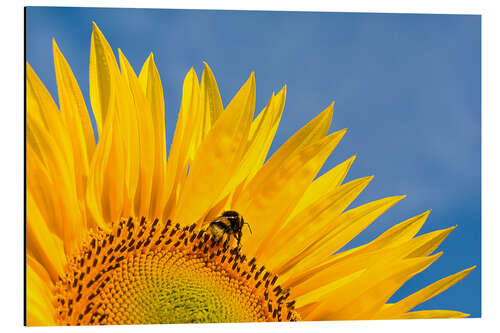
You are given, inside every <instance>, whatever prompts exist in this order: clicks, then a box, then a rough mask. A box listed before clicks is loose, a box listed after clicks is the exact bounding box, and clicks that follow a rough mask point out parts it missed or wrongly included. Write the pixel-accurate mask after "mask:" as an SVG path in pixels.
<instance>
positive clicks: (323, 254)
mask: <svg viewBox="0 0 500 333" xmlns="http://www.w3.org/2000/svg"><path fill="white" fill-rule="evenodd" d="M404 197H405V196H394V197H387V198H383V199H380V200H376V201H372V202H369V203H367V204H364V205H362V206H359V207H356V208H353V209H351V210H348V211H347V212H345V213H343V214H342V215H340V216H339V217H338V221H335V223H334V224H332V226H333V227H332V229H331V230H330V231H329V232H328V234H327V235H325V237H324V238H323V240H324V241H323V242H322V244H321V245H318V246H316V247H317V249H316V250H315V251H314V252H313V253H312V254H311V255H310V256H308V257H306V258H304V260H303V261H302V262H301V265H300V266H298V267H297V268H296V269H299V268H300V270H302V271H304V270H305V269H307V268H308V267H314V266H316V265H317V264H319V263H321V262H323V261H324V259H325V258H327V257H328V256H330V255H331V254H332V253H335V252H336V251H338V250H340V249H341V248H342V247H343V246H345V245H346V244H347V243H348V242H350V241H351V240H352V239H353V238H354V237H356V236H357V235H358V234H359V233H360V232H361V231H362V230H364V229H365V228H366V227H367V226H369V225H370V224H371V223H372V222H373V221H375V219H377V218H378V217H379V216H380V215H382V214H383V213H384V212H385V211H387V210H388V209H389V208H390V207H392V206H393V205H395V204H396V203H397V202H398V201H400V200H401V199H403V198H404ZM349 253H350V252H349V251H348V252H346V253H341V254H339V255H340V256H342V255H347V254H349ZM292 272H295V269H294V270H292V271H290V274H291V273H292Z"/></svg>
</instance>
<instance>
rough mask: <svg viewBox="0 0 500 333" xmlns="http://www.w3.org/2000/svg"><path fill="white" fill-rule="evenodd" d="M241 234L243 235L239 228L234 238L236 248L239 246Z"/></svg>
mask: <svg viewBox="0 0 500 333" xmlns="http://www.w3.org/2000/svg"><path fill="white" fill-rule="evenodd" d="M242 235H243V233H242V232H241V230H240V231H239V232H238V233H237V234H236V235H235V237H236V239H237V240H238V244H237V246H236V247H237V248H238V249H239V248H240V243H241V236H242Z"/></svg>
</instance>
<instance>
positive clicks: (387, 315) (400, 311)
mask: <svg viewBox="0 0 500 333" xmlns="http://www.w3.org/2000/svg"><path fill="white" fill-rule="evenodd" d="M474 268H475V266H474V267H471V268H468V269H465V270H463V271H461V272H458V273H455V274H453V275H450V276H448V277H446V278H444V279H441V280H439V281H437V282H434V283H433V284H431V285H429V286H427V287H425V288H423V289H421V290H419V291H417V292H416V293H413V294H411V295H410V296H408V297H406V298H404V299H402V300H401V301H399V302H397V303H394V304H390V305H388V306H386V307H385V308H384V309H383V310H382V311H380V312H379V313H378V314H377V315H376V318H377V319H391V318H397V317H399V316H401V315H404V314H405V313H406V312H408V311H410V310H411V309H413V308H414V307H416V306H417V305H419V304H422V303H424V302H425V301H428V300H429V299H431V298H433V297H434V296H436V295H438V294H440V293H442V292H443V291H445V290H446V289H448V288H450V287H451V286H453V285H454V284H456V283H457V282H459V281H460V280H462V279H463V278H464V277H466V276H467V275H468V274H469V273H470V272H471V271H472V270H473V269H474Z"/></svg>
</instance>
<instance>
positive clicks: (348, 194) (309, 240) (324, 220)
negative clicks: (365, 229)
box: [261, 177, 373, 275]
mask: <svg viewBox="0 0 500 333" xmlns="http://www.w3.org/2000/svg"><path fill="white" fill-rule="evenodd" d="M372 178H373V177H365V178H360V179H356V180H353V181H351V182H349V183H347V184H345V185H342V186H341V187H338V188H337V187H334V188H333V189H332V190H331V191H330V192H328V193H327V194H326V195H325V196H323V197H322V198H320V199H318V200H317V201H316V202H314V203H312V204H311V205H309V206H308V207H307V208H305V209H303V210H302V211H301V212H300V213H299V214H297V215H296V216H295V217H294V218H293V219H292V220H291V221H290V222H289V223H288V224H287V225H286V226H285V227H284V228H282V229H281V230H279V231H278V232H276V233H275V237H274V239H273V240H272V241H271V242H270V244H272V246H267V248H266V250H265V251H264V252H262V255H261V256H262V258H266V261H267V262H268V263H267V265H268V266H269V267H271V268H273V270H274V271H275V272H276V274H278V275H282V274H284V273H285V272H287V271H288V270H289V269H291V268H292V267H293V266H295V265H296V264H297V263H299V262H300V261H302V259H303V258H304V257H306V256H308V255H309V254H310V253H312V252H313V251H314V250H315V249H317V248H318V247H319V246H321V245H322V243H323V242H324V241H323V239H324V238H325V237H328V234H329V232H330V231H331V230H332V229H334V228H335V227H336V222H337V221H338V220H336V219H335V218H336V217H338V216H339V215H340V214H341V213H342V212H343V211H344V210H345V209H346V208H347V207H348V206H349V205H350V204H351V203H352V202H353V201H354V199H356V197H357V196H358V195H359V194H360V193H361V192H362V191H363V190H364V189H365V187H366V186H367V185H368V184H369V183H370V181H371V180H372ZM268 257H269V259H267V258H268ZM280 257H281V258H280ZM280 259H281V260H280ZM275 265H276V266H275ZM274 267H276V268H274Z"/></svg>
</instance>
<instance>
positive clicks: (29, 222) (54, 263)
mask: <svg viewBox="0 0 500 333" xmlns="http://www.w3.org/2000/svg"><path fill="white" fill-rule="evenodd" d="M26 210H27V213H26V251H27V253H28V254H29V255H31V256H33V258H35V259H36V260H37V261H38V262H40V263H41V264H42V265H43V266H44V267H45V269H46V270H47V272H48V273H49V275H50V278H51V280H52V282H53V283H55V282H57V279H58V277H59V276H62V275H63V273H64V267H65V265H66V256H65V255H64V244H63V242H62V240H61V239H60V238H59V237H57V236H56V235H54V234H53V233H52V232H51V231H50V230H49V228H48V226H47V224H46V222H45V220H44V218H43V217H42V215H41V214H40V210H39V209H38V206H37V205H36V203H35V201H34V200H33V197H32V195H31V192H30V191H29V189H28V192H27V195H26Z"/></svg>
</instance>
